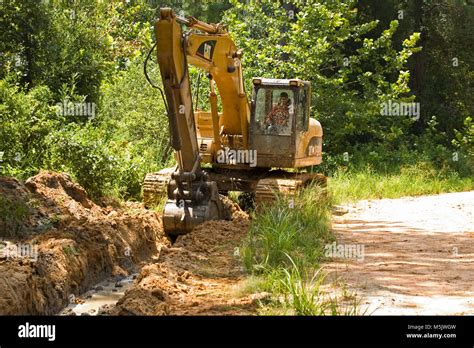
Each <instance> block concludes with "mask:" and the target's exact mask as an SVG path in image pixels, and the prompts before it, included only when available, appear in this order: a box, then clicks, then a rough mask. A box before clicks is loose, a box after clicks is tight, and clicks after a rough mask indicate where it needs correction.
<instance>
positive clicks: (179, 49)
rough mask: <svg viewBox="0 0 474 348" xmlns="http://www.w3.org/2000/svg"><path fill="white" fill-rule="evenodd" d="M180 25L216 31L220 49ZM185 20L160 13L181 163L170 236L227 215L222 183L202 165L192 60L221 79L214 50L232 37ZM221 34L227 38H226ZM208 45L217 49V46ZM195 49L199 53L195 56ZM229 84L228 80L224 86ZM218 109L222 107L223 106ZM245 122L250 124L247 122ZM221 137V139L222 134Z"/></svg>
mask: <svg viewBox="0 0 474 348" xmlns="http://www.w3.org/2000/svg"><path fill="white" fill-rule="evenodd" d="M179 21H180V22H181V23H183V24H185V25H188V26H190V27H194V28H197V29H200V30H203V31H208V32H215V34H213V35H211V34H209V36H210V37H212V39H210V40H213V41H214V47H212V44H211V43H209V40H204V38H203V37H202V36H200V35H198V34H193V33H186V34H183V32H182V30H181V26H180V23H179ZM179 21H178V18H177V17H176V16H175V14H174V13H173V11H172V10H171V9H168V8H163V9H161V10H160V18H159V20H158V21H157V23H156V42H157V44H156V47H157V57H158V64H159V66H160V73H161V78H162V81H163V90H164V94H165V97H166V102H167V112H168V121H169V130H170V138H171V146H172V148H173V149H174V151H175V157H176V162H177V170H176V171H175V172H174V173H172V175H171V180H170V182H169V183H168V189H167V191H168V201H167V203H166V205H165V209H164V213H163V225H164V229H165V232H166V233H167V234H169V235H179V234H184V233H187V232H189V231H190V230H192V228H193V227H194V226H195V225H197V224H199V223H201V222H203V221H206V220H212V219H222V218H224V217H225V215H226V214H225V212H224V208H223V206H222V203H221V201H220V198H219V193H218V188H217V184H216V183H215V182H212V181H209V179H208V177H207V174H206V173H205V172H204V171H202V169H201V165H200V161H201V159H200V155H199V148H198V140H197V133H196V124H195V118H194V113H193V106H192V97H191V89H190V81H189V72H188V59H189V61H191V62H193V63H194V64H195V65H197V66H200V67H202V68H204V69H205V70H206V71H208V73H210V74H211V75H212V74H213V73H214V74H215V76H220V75H221V74H220V70H221V69H222V66H221V65H220V64H222V63H223V60H222V59H218V58H217V57H216V59H212V58H211V57H214V52H213V48H214V49H216V45H217V44H218V42H219V49H220V45H221V43H222V42H223V41H222V40H224V41H228V40H230V38H229V37H228V35H227V34H224V33H221V31H222V29H221V28H219V27H218V26H213V25H209V24H206V23H202V22H198V21H196V20H195V19H179ZM221 35H224V37H223V38H221ZM206 45H211V47H210V48H209V47H208V46H206ZM228 45H229V43H228ZM195 48H196V51H194V49H195ZM229 48H230V46H226V47H223V49H229ZM209 50H210V51H209ZM189 52H193V54H189ZM216 62H217V63H218V64H216ZM229 62H230V61H229ZM230 70H232V69H229V71H230ZM235 74H236V71H235V70H233V71H231V72H229V73H227V75H228V76H226V78H225V79H232V78H233V79H235V82H238V81H239V78H238V77H235ZM240 78H241V77H240ZM219 81H220V80H219ZM224 82H227V81H220V82H219V83H224ZM236 88H237V87H236ZM238 99H239V98H237V100H238ZM215 104H216V105H215V107H216V108H217V103H215ZM226 107H227V108H232V107H240V106H239V105H238V102H235V103H234V104H231V105H227V106H226ZM247 108H248V105H247ZM215 115H216V120H215V122H216V127H215V129H217V128H218V124H217V122H219V121H218V120H217V109H216V110H215ZM245 121H246V122H247V120H245ZM234 123H235V122H234ZM243 126H246V124H244V123H243V122H239V123H235V124H229V126H228V127H227V129H226V128H225V127H223V128H222V131H223V132H225V131H227V132H234V133H237V134H241V135H243V134H246V136H247V133H244V132H246V130H244V128H243ZM247 127H248V126H247ZM215 135H216V137H218V136H219V135H218V134H217V133H216V134H215Z"/></svg>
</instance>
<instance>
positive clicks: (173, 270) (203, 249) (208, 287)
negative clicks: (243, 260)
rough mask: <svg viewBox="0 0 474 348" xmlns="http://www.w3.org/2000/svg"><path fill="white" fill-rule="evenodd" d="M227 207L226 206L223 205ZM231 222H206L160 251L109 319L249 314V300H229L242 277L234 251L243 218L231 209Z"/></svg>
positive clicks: (244, 228) (245, 217) (251, 301)
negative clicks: (169, 315) (142, 316)
mask: <svg viewBox="0 0 474 348" xmlns="http://www.w3.org/2000/svg"><path fill="white" fill-rule="evenodd" d="M227 204H230V203H229V202H227ZM231 210H232V221H208V222H205V223H203V224H201V225H199V226H197V227H196V228H195V229H194V230H193V231H192V232H191V233H189V234H187V235H184V236H180V237H179V238H178V239H177V241H176V242H175V244H174V245H173V246H169V247H164V248H162V249H161V253H160V255H159V258H157V259H156V261H155V262H154V263H150V264H148V265H146V266H144V267H143V268H142V270H141V272H140V274H139V276H138V278H137V279H136V282H135V284H134V286H133V287H132V288H131V289H129V290H128V291H127V292H126V293H125V295H124V297H123V298H122V299H121V300H120V301H119V302H118V303H117V305H116V306H115V308H114V309H113V310H112V311H111V312H110V314H131V313H132V314H152V315H167V314H171V315H182V314H185V315H191V314H197V315H202V314H206V315H216V314H217V315H219V314H220V315H222V314H225V315H236V314H253V313H255V309H256V307H257V303H256V299H255V298H254V297H245V298H240V299H235V298H233V291H235V287H236V286H238V285H239V283H240V282H241V281H242V280H243V278H244V273H243V270H242V268H241V265H240V261H239V256H238V252H239V250H238V247H239V246H240V245H241V244H242V239H243V238H244V237H245V235H246V233H247V230H248V224H249V218H248V215H247V214H246V213H244V212H243V211H241V210H240V209H239V208H238V206H236V205H235V204H234V205H231Z"/></svg>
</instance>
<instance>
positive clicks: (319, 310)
mask: <svg viewBox="0 0 474 348" xmlns="http://www.w3.org/2000/svg"><path fill="white" fill-rule="evenodd" d="M330 208H331V199H330V197H329V196H328V194H327V192H326V189H325V188H322V187H320V186H317V185H311V186H309V187H307V188H305V189H304V190H302V191H300V192H299V194H298V195H297V196H296V197H294V198H289V197H283V196H279V197H278V198H277V200H276V202H272V204H269V205H266V206H263V207H260V208H259V209H257V211H256V212H255V213H254V217H253V219H252V223H251V226H250V229H249V234H248V237H247V239H246V240H245V242H244V245H243V247H242V251H241V255H242V260H243V263H244V266H245V267H246V269H247V270H248V272H249V273H251V276H250V277H249V278H248V279H249V284H248V286H246V289H245V292H248V291H252V292H258V291H265V292H268V293H270V294H271V296H272V300H271V301H266V303H265V304H261V309H260V311H261V313H263V314H267V315H268V314H276V315H282V314H283V315H285V314H286V315H288V314H290V315H339V314H345V315H348V314H357V313H358V303H357V302H355V300H354V298H353V297H351V296H348V295H347V293H345V294H344V296H343V297H341V296H337V295H334V296H329V295H328V290H327V284H325V283H326V275H325V274H324V272H323V271H322V270H321V268H320V263H321V261H322V260H323V259H324V257H325V256H324V249H325V245H326V244H328V243H329V242H332V241H333V240H334V236H333V235H332V233H331V213H330ZM348 303H349V305H348Z"/></svg>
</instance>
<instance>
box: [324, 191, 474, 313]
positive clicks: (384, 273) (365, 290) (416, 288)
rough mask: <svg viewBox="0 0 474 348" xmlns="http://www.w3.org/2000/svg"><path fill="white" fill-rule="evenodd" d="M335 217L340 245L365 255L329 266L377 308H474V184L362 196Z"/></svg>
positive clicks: (453, 310)
mask: <svg viewBox="0 0 474 348" xmlns="http://www.w3.org/2000/svg"><path fill="white" fill-rule="evenodd" d="M347 208H348V209H349V213H348V214H345V215H343V216H336V217H334V221H333V230H334V233H335V235H336V238H337V244H338V246H341V245H342V246H350V245H356V244H359V245H362V246H364V258H363V260H359V261H357V259H355V258H351V259H347V258H334V259H333V260H332V261H331V262H329V263H327V264H326V265H325V268H326V270H327V271H329V272H330V274H331V276H332V277H333V278H340V279H343V280H344V281H345V282H346V283H347V285H348V287H349V288H351V289H353V290H355V291H356V292H357V293H358V295H359V296H361V297H362V298H363V302H362V307H365V308H366V309H367V312H366V313H367V314H374V315H383V314H389V315H413V314H414V315H418V314H423V315H430V314H433V315H434V314H439V315H454V314H456V315H458V314H470V315H472V314H474V243H473V242H474V191H471V192H461V193H449V194H442V195H436V196H422V197H416V198H401V199H382V200H373V201H360V202H358V203H357V204H355V205H349V206H347Z"/></svg>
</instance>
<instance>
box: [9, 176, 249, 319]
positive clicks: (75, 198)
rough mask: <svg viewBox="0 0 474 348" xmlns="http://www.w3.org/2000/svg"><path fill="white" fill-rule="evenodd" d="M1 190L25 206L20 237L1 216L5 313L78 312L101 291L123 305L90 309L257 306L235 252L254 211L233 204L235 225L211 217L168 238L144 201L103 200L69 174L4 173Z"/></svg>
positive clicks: (191, 310) (123, 311) (195, 310)
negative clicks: (244, 287) (243, 292)
mask: <svg viewBox="0 0 474 348" xmlns="http://www.w3.org/2000/svg"><path fill="white" fill-rule="evenodd" d="M0 195H1V196H2V197H6V198H7V199H8V200H9V201H12V202H16V203H18V204H20V203H22V202H23V203H25V204H26V205H27V207H28V214H27V216H26V219H25V220H24V221H22V223H21V226H19V227H21V233H17V234H15V235H14V236H11V235H10V234H11V233H10V232H12V231H11V229H12V226H11V224H8V223H7V221H5V220H1V219H0V236H2V237H3V238H1V240H0V242H1V243H2V244H1V245H0V246H1V247H2V248H1V249H0V315H25V314H26V315H30V314H32V315H45V314H46V315H51V314H53V315H54V314H61V315H76V312H77V311H75V310H74V308H77V307H81V306H82V307H84V308H88V307H87V305H88V303H87V302H88V301H91V302H94V301H96V302H99V303H100V302H101V298H102V297H103V298H106V299H107V300H108V302H110V300H112V302H115V301H117V302H116V304H113V303H109V304H106V305H103V306H102V307H101V308H99V309H98V310H93V311H90V313H94V314H100V315H194V314H209V315H212V314H219V315H238V314H253V313H255V312H256V309H257V307H258V304H257V302H258V298H257V297H255V296H244V297H242V296H240V295H239V292H238V290H239V288H240V286H241V284H242V283H243V280H244V277H245V274H244V272H243V269H242V268H241V264H240V261H239V257H238V254H237V253H238V249H236V248H238V247H239V246H240V245H241V243H242V239H243V238H244V236H245V235H246V233H247V228H248V224H249V217H248V215H247V214H246V213H244V212H243V211H241V210H240V209H239V208H238V206H237V205H235V204H232V203H230V202H227V203H228V206H229V209H231V210H232V221H209V222H206V223H204V224H202V225H200V226H198V227H197V228H196V229H195V230H194V231H193V233H192V234H188V235H186V236H181V237H179V238H178V239H177V240H176V242H175V243H174V244H171V243H170V241H169V240H168V239H167V238H166V237H165V235H164V233H163V229H162V225H161V218H160V215H159V214H157V213H156V212H154V211H150V210H146V209H144V207H143V205H142V204H139V203H125V204H124V205H119V204H117V203H114V202H102V205H98V204H96V203H94V202H93V201H92V200H90V199H89V197H88V195H87V193H86V191H85V190H84V189H83V188H82V187H80V186H79V185H77V184H75V183H74V182H73V181H72V180H71V178H70V177H69V176H67V175H66V174H58V173H52V172H41V173H40V174H38V175H37V176H34V177H32V178H30V179H28V180H27V181H26V182H25V183H21V182H19V181H18V180H15V179H13V178H8V177H0ZM19 245H27V246H30V247H32V248H31V250H34V251H35V257H34V258H32V257H31V255H29V254H27V255H24V254H23V252H22V251H21V250H20V249H19V248H17V246H19ZM31 250H30V251H31ZM135 272H137V273H135ZM104 294H105V295H104ZM71 301H72V303H71ZM90 313H89V312H83V313H81V315H90Z"/></svg>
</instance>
